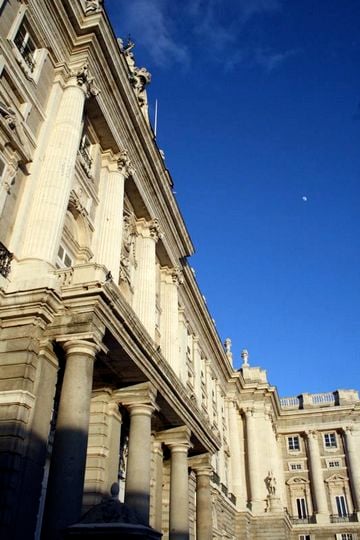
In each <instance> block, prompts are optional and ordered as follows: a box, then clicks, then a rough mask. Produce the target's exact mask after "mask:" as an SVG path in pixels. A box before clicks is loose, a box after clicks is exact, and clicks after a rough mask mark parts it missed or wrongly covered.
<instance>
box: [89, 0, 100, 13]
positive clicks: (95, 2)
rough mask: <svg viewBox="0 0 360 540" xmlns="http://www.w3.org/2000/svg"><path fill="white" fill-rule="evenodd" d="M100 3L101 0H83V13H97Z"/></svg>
mask: <svg viewBox="0 0 360 540" xmlns="http://www.w3.org/2000/svg"><path fill="white" fill-rule="evenodd" d="M102 3H103V1H102V0H85V13H86V14H88V13H99V11H101V6H102Z"/></svg>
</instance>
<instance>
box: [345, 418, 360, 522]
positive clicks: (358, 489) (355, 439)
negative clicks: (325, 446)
mask: <svg viewBox="0 0 360 540" xmlns="http://www.w3.org/2000/svg"><path fill="white" fill-rule="evenodd" d="M344 435H345V443H346V458H347V462H348V471H349V476H350V482H351V491H352V495H353V499H354V507H355V511H356V512H360V433H359V431H358V430H355V429H354V427H353V426H347V427H346V428H345V430H344Z"/></svg>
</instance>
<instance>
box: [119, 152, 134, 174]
mask: <svg viewBox="0 0 360 540" xmlns="http://www.w3.org/2000/svg"><path fill="white" fill-rule="evenodd" d="M117 165H118V169H119V171H120V172H121V174H122V175H124V176H125V178H128V177H129V176H133V175H134V174H135V169H134V167H133V166H132V165H131V159H130V158H129V156H128V151H127V150H122V151H121V152H120V154H119V158H118V162H117Z"/></svg>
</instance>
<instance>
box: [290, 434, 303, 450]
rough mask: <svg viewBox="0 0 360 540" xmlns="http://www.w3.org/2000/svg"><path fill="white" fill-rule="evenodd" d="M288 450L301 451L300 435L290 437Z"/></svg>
mask: <svg viewBox="0 0 360 540" xmlns="http://www.w3.org/2000/svg"><path fill="white" fill-rule="evenodd" d="M288 449H289V450H292V451H299V450H300V439H299V436H298V435H292V436H291V437H288Z"/></svg>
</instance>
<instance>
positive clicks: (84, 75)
mask: <svg viewBox="0 0 360 540" xmlns="http://www.w3.org/2000/svg"><path fill="white" fill-rule="evenodd" d="M75 77H76V81H77V84H78V86H80V88H81V89H82V90H83V91H84V92H85V96H86V97H87V98H89V97H91V96H97V95H98V94H99V92H100V90H99V89H98V88H97V86H96V85H95V83H94V77H92V76H91V75H90V73H89V66H88V65H87V64H84V65H83V66H82V68H80V69H79V71H77V72H76V73H75Z"/></svg>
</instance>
